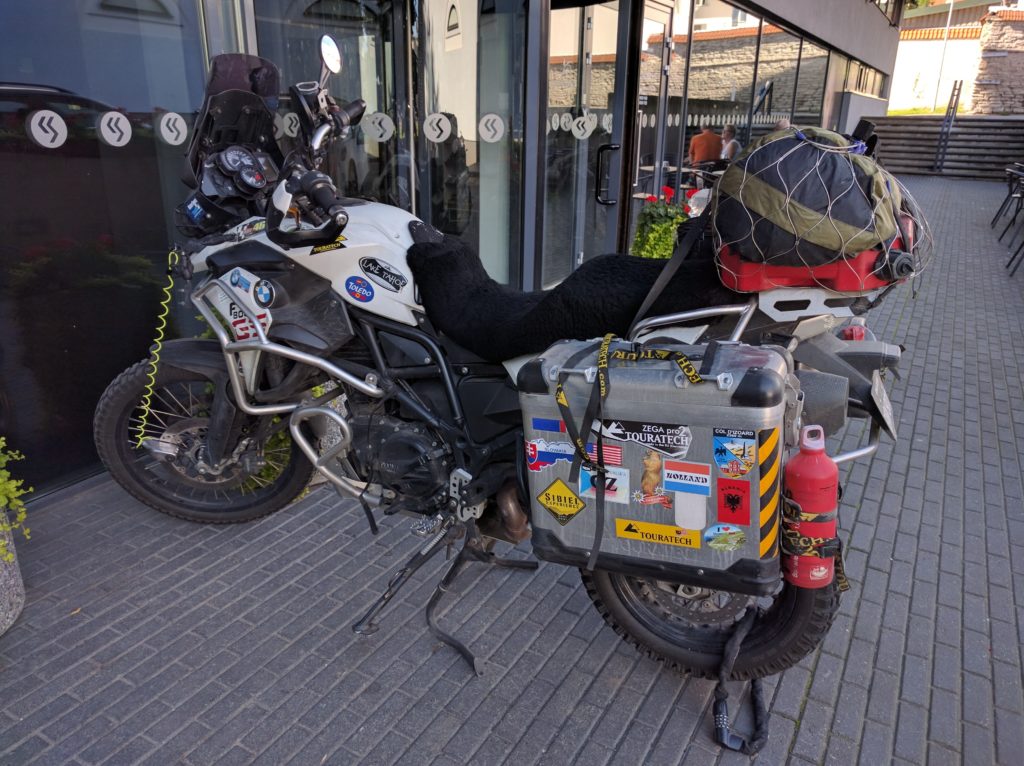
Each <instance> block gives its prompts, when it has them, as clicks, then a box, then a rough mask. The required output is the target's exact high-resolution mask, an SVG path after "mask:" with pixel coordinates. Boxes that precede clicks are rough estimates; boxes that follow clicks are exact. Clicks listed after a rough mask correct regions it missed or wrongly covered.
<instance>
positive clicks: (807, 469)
mask: <svg viewBox="0 0 1024 766" xmlns="http://www.w3.org/2000/svg"><path fill="white" fill-rule="evenodd" d="M783 477H784V478H783V487H784V491H785V495H786V497H787V498H789V499H790V500H792V501H793V503H795V504H796V505H799V507H800V508H799V511H797V510H796V509H795V508H793V506H792V505H787V509H786V512H785V515H784V518H783V526H784V532H785V534H786V537H787V539H788V540H789V541H790V542H791V543H792V544H790V545H785V544H784V545H783V550H784V554H783V558H782V570H783V576H784V577H785V578H786V581H787V582H789V583H791V584H793V585H796V586H797V587H799V588H824V587H825V586H826V585H828V584H829V583H831V582H832V578H833V577H834V576H835V558H834V556H835V555H836V553H837V552H838V551H836V550H834V545H835V543H834V542H832V541H834V539H835V537H836V516H837V511H838V508H839V466H837V465H836V464H835V462H834V461H833V460H832V458H830V457H829V456H828V455H827V454H825V432H824V430H823V429H822V428H821V426H805V427H804V428H803V429H802V430H801V432H800V451H799V452H798V453H797V454H796V455H794V456H793V457H791V458H790V459H789V462H788V463H786V468H785V472H784V474H783ZM823 541H830V542H829V543H828V544H823ZM787 549H788V550H787ZM796 551H799V553H797V552H796Z"/></svg>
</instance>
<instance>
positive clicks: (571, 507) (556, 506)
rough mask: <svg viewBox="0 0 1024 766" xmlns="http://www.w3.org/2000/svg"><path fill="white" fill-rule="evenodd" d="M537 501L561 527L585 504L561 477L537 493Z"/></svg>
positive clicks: (584, 506)
mask: <svg viewBox="0 0 1024 766" xmlns="http://www.w3.org/2000/svg"><path fill="white" fill-rule="evenodd" d="M537 502H538V503H540V504H541V505H542V506H543V507H544V509H545V510H547V511H548V512H549V513H550V514H551V515H552V516H554V517H555V521H557V522H558V523H559V524H561V525H562V526H563V527H564V526H565V525H566V524H568V523H569V522H570V521H572V520H573V519H574V518H575V517H576V514H577V513H579V512H580V511H582V510H583V509H584V508H586V506H587V504H586V503H584V502H583V501H582V500H580V498H579V496H578V495H577V494H576V493H575V492H573V491H572V490H571V489H570V488H569V485H568V484H566V483H565V482H564V481H562V480H561V479H555V480H554V481H553V482H551V484H549V485H548V488H547V489H545V490H544V491H543V492H541V493H540V494H539V495H537Z"/></svg>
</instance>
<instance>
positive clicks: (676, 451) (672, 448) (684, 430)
mask: <svg viewBox="0 0 1024 766" xmlns="http://www.w3.org/2000/svg"><path fill="white" fill-rule="evenodd" d="M601 432H602V433H603V434H604V436H605V438H608V439H615V440H617V441H621V442H633V443H635V444H639V445H641V446H643V447H651V448H653V449H656V450H658V452H663V453H665V454H666V455H668V456H669V457H673V458H684V457H686V453H687V452H688V451H689V449H690V442H691V441H693V435H692V434H691V433H690V427H689V426H672V425H667V424H665V423H638V422H636V421H633V420H605V421H602V426H601Z"/></svg>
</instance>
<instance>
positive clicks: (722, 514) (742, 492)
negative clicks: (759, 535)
mask: <svg viewBox="0 0 1024 766" xmlns="http://www.w3.org/2000/svg"><path fill="white" fill-rule="evenodd" d="M717 492H718V520H719V521H721V522H725V523H728V524H740V525H741V526H749V525H750V482H749V481H739V480H738V479H721V478H720V479H719V480H718V483H717Z"/></svg>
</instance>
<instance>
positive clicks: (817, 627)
mask: <svg viewBox="0 0 1024 766" xmlns="http://www.w3.org/2000/svg"><path fill="white" fill-rule="evenodd" d="M580 573H581V575H582V577H583V583H584V585H585V586H586V588H587V594H588V595H589V596H590V598H591V600H592V601H593V602H594V605H595V606H596V607H597V610H598V611H599V612H600V613H601V615H602V616H603V617H604V619H605V622H607V623H608V624H609V625H611V627H612V628H614V629H615V632H616V633H618V634H619V635H620V636H622V638H623V639H624V640H625V641H627V642H628V643H631V644H633V645H634V646H636V647H637V648H638V649H639V650H641V651H642V652H644V653H645V654H647V655H648V656H649V657H651V658H653V659H656V660H659V661H661V662H664V663H665V664H666V665H667V666H668V667H670V668H672V669H673V670H676V671H678V672H680V673H684V674H692V675H695V676H698V677H701V678H716V677H717V673H718V666H719V665H720V664H721V661H722V652H723V651H724V649H725V643H726V641H728V639H729V636H730V635H732V631H733V629H734V628H735V625H736V623H737V622H739V620H740V619H741V618H742V617H743V615H744V614H745V613H746V611H747V609H748V608H749V607H751V606H753V607H755V608H756V609H757V610H758V614H757V618H756V619H755V621H754V625H753V627H752V628H751V629H750V633H748V634H747V637H746V638H745V639H744V641H743V644H742V646H741V648H740V654H739V657H738V659H737V660H736V665H735V667H734V669H733V675H732V678H734V679H736V680H747V679H751V678H763V677H764V676H769V675H772V674H774V673H779V672H781V671H783V670H785V669H786V668H789V667H792V666H793V665H795V664H796V663H797V662H799V661H800V660H801V659H802V658H803V657H805V656H806V655H807V654H809V653H810V652H811V651H813V650H814V649H815V647H817V646H818V644H820V643H821V642H822V640H824V638H825V636H826V635H827V634H828V630H829V628H830V627H831V625H832V621H833V619H835V615H836V612H837V611H838V609H839V590H838V588H837V587H836V585H835V583H832V584H831V585H830V586H828V587H827V588H819V589H815V590H808V589H805V588H794V587H792V586H791V585H789V584H788V583H785V582H783V581H782V580H781V579H780V581H779V588H778V590H777V591H776V593H775V594H774V595H773V596H770V597H764V598H755V597H753V596H745V595H742V594H739V593H732V592H730V591H721V590H707V589H703V588H695V587H691V586H686V585H679V584H677V583H669V582H664V581H661V580H652V579H645V578H639V577H630V576H628V575H622V574H614V573H611V572H601V571H598V572H594V573H593V574H587V572H585V571H583V570H581V572H580Z"/></svg>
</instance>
